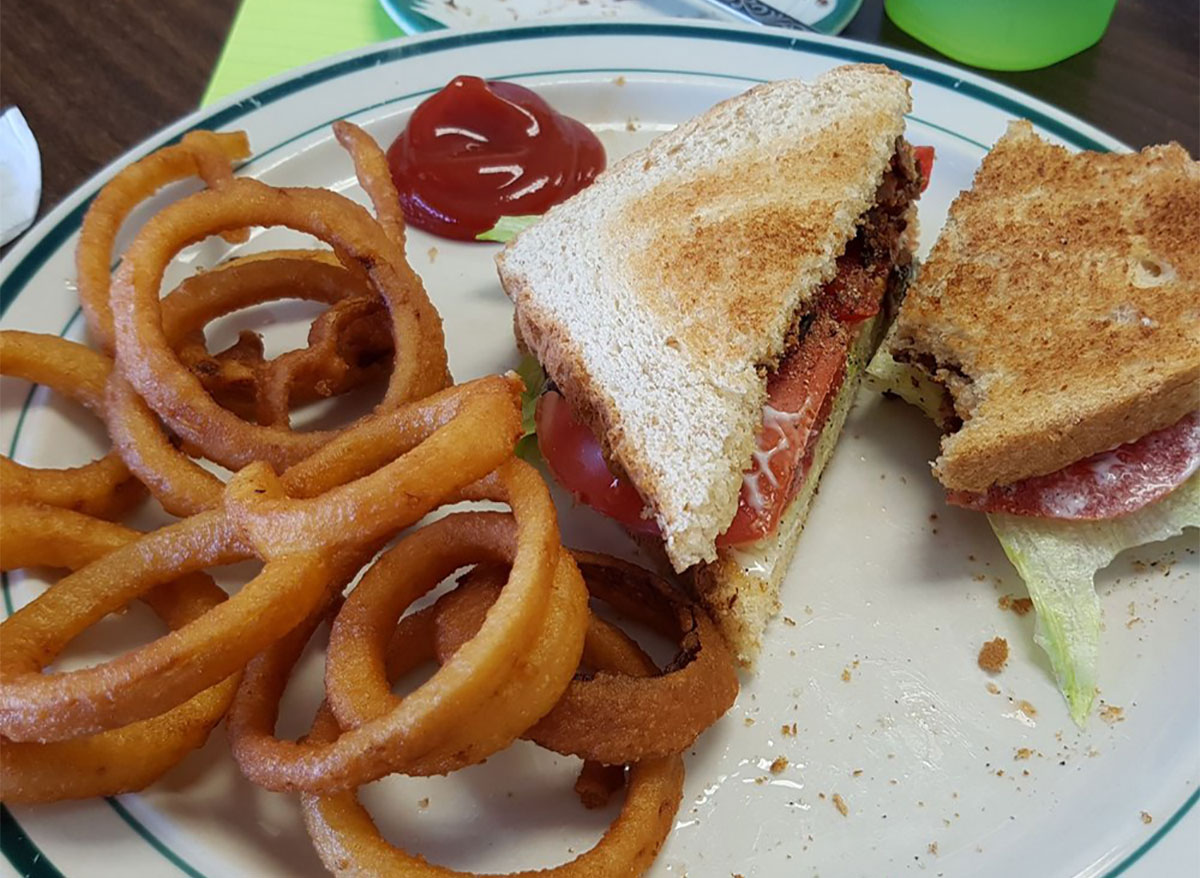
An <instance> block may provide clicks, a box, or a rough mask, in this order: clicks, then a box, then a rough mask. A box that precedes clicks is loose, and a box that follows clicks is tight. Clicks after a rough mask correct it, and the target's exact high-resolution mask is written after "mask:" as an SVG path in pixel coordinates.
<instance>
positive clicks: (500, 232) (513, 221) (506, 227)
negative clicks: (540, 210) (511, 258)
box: [475, 213, 542, 244]
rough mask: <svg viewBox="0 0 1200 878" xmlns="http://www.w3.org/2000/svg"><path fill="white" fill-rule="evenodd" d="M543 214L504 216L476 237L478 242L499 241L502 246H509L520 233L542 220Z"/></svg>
mask: <svg viewBox="0 0 1200 878" xmlns="http://www.w3.org/2000/svg"><path fill="white" fill-rule="evenodd" d="M541 218H542V217H541V214H536V213H534V214H526V215H524V216H502V217H500V219H498V220H496V224H495V225H494V226H492V227H491V228H490V229H488V230H487V231H486V232H480V233H479V234H478V235H476V236H475V240H476V241H498V242H499V243H501V244H507V243H508V242H509V241H511V240H512V239H513V238H515V237H516V236H517V233H518V232H523V231H525V229H527V228H529V227H530V226H531V225H533V224H534V223H536V222H537V221H538V220H540V219H541Z"/></svg>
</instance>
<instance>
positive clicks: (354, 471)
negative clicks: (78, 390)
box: [106, 374, 521, 544]
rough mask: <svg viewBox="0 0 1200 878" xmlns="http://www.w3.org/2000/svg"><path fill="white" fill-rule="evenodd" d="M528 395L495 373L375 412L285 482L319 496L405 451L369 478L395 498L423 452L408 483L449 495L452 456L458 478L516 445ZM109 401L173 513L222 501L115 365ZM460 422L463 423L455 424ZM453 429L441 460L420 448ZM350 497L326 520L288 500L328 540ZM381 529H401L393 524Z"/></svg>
mask: <svg viewBox="0 0 1200 878" xmlns="http://www.w3.org/2000/svg"><path fill="white" fill-rule="evenodd" d="M519 394H520V389H519V386H518V384H516V383H515V381H512V380H509V379H506V378H500V377H497V376H491V377H488V378H480V379H477V380H475V381H471V382H468V383H466V384H460V385H456V386H454V387H450V388H447V389H446V390H443V391H441V392H439V393H435V394H434V395H432V396H429V397H427V398H426V399H424V400H420V401H419V402H414V403H409V404H408V405H405V406H402V407H400V408H398V409H395V410H393V411H389V412H386V413H383V414H378V415H372V416H368V417H367V418H366V419H364V420H362V421H359V422H358V423H357V424H356V425H355V427H354V429H353V430H351V431H348V432H345V433H342V434H340V435H339V436H338V437H337V438H336V439H334V440H333V441H332V442H330V443H329V444H327V445H326V446H325V447H324V448H322V449H320V450H319V451H318V452H317V453H316V454H314V455H312V456H311V457H309V458H307V459H306V460H304V461H301V462H300V463H298V464H296V465H295V466H293V467H292V468H291V469H289V470H287V471H286V472H285V473H284V475H283V477H282V483H283V488H284V490H285V492H286V493H287V494H288V495H289V496H290V497H295V498H311V497H315V496H316V495H318V494H321V493H323V492H326V491H330V490H332V489H334V488H337V487H338V486H340V485H343V484H345V483H346V482H349V481H351V480H354V479H359V478H361V477H363V476H366V475H368V474H370V473H372V472H373V471H376V470H379V469H381V468H383V467H386V466H387V465H389V464H390V463H392V462H393V461H395V459H396V458H397V457H399V456H400V455H405V459H406V460H408V461H409V463H408V464H404V465H397V466H395V467H394V468H393V469H392V470H390V471H389V473H390V474H387V475H382V476H377V477H376V478H375V479H374V480H373V482H372V483H371V484H370V485H369V487H370V488H371V491H372V496H373V497H374V498H375V499H376V501H377V502H378V503H382V504H385V505H387V506H388V507H389V508H390V507H391V506H392V504H393V503H394V502H395V500H396V494H395V490H396V489H395V488H389V484H391V483H390V482H389V479H391V478H393V475H392V474H395V473H397V472H398V471H401V470H403V469H404V468H405V467H409V468H410V470H411V469H416V467H415V466H412V465H413V464H414V463H415V461H420V463H421V467H423V469H422V470H420V471H419V472H415V473H414V472H411V471H410V473H409V474H408V476H406V478H405V484H409V485H412V486H413V488H414V490H420V491H423V492H424V493H423V494H422V495H420V496H417V495H415V494H414V499H420V498H421V497H430V496H435V495H436V496H441V491H442V490H443V489H442V488H441V487H440V486H442V485H443V484H444V478H443V477H442V476H441V475H440V473H442V472H444V471H447V470H450V469H451V466H452V465H453V466H454V467H458V466H459V465H460V463H461V466H462V467H463V469H462V470H459V469H454V470H452V471H453V472H455V473H456V474H457V473H458V472H460V471H463V472H467V473H468V475H467V476H464V477H463V478H462V479H459V480H458V481H460V482H461V481H470V480H472V479H474V478H478V477H479V476H480V475H482V474H483V473H486V472H488V471H489V470H491V469H493V468H495V467H496V466H498V465H499V464H500V463H501V462H502V461H503V460H504V459H505V458H507V457H508V456H509V455H510V454H511V452H512V447H513V443H515V442H516V439H517V437H518V436H519V435H520V431H521V426H520V403H519ZM106 402H107V406H108V412H109V430H110V431H111V433H112V437H113V443H114V444H115V445H116V447H117V449H118V450H119V451H120V452H121V456H122V458H123V459H124V460H125V462H126V464H127V465H128V466H129V468H130V469H131V470H133V472H134V473H135V474H136V475H137V477H138V478H139V479H141V480H142V482H143V483H144V484H145V485H146V487H148V488H149V489H150V493H151V494H152V495H154V497H155V499H157V500H158V501H159V502H160V503H161V504H162V505H163V508H164V509H166V510H167V511H168V512H170V513H171V514H173V515H194V514H196V513H198V512H202V511H204V510H206V509H211V508H213V507H214V506H217V505H219V504H220V503H221V500H222V492H223V490H224V488H225V486H224V485H223V483H222V482H221V480H220V479H219V478H217V477H216V476H215V475H213V474H212V473H211V472H209V471H208V470H206V469H204V468H203V467H201V466H200V465H199V464H197V463H196V462H195V461H194V460H192V459H191V458H190V457H188V456H187V455H186V454H184V453H183V452H181V451H180V450H179V449H177V448H176V447H175V446H173V445H172V444H171V440H170V439H169V438H168V436H167V434H166V432H165V431H164V430H163V428H162V425H161V424H160V423H159V421H158V419H157V418H156V417H155V416H154V413H153V412H152V411H151V410H150V408H149V406H147V405H146V403H145V402H144V401H143V400H142V399H141V398H140V397H139V396H138V395H137V393H136V392H135V391H134V390H133V388H132V387H131V386H130V385H129V383H128V382H126V381H125V380H124V379H122V378H121V377H120V375H117V374H114V375H113V377H112V380H111V381H110V382H109V385H108V393H107V400H106ZM459 418H461V421H459ZM452 421H458V423H456V424H455V425H454V426H453V427H450V423H451V422H452ZM443 428H448V431H447V434H442V435H441V436H439V438H438V448H448V449H449V450H448V451H447V452H446V453H445V456H443V457H441V458H440V459H439V457H438V454H439V453H441V452H434V451H431V449H428V448H426V449H425V450H424V451H420V449H419V447H418V443H424V441H425V440H427V439H432V438H433V436H434V434H435V433H438V432H439V431H441V430H442V429H443ZM455 437H457V438H455ZM418 452H419V453H418ZM464 461H465V462H464ZM456 487H457V485H456ZM344 502H348V498H347V497H346V495H345V494H344V493H343V494H341V495H340V499H339V500H337V501H336V502H328V501H327V502H325V503H321V504H316V505H317V507H318V508H320V509H322V510H323V515H324V519H323V521H322V522H320V523H316V522H309V521H308V520H307V519H306V518H305V517H304V509H305V508H306V507H305V506H304V504H302V503H297V501H286V502H285V506H287V507H288V508H290V510H291V516H292V517H291V518H290V519H289V521H292V522H295V523H296V525H297V526H298V527H301V528H302V529H303V530H304V531H305V533H309V534H310V535H311V533H312V532H314V531H315V532H316V534H317V536H316V537H315V538H310V542H312V543H316V544H320V543H324V542H327V541H328V540H329V539H330V538H331V536H330V533H331V532H330V531H328V528H329V527H330V526H331V525H337V524H338V522H339V521H344V518H343V517H342V516H340V514H339V513H338V511H337V509H338V506H339V505H344ZM235 505H236V504H235ZM434 505H437V504H436V503H435V504H434ZM259 508H260V510H261V505H260V506H259ZM393 511H394V510H393ZM388 514H389V515H390V514H391V512H389V513H388ZM259 517H260V518H266V519H267V520H268V522H267V523H265V524H264V526H266V527H269V526H270V525H269V515H266V516H262V515H260V516H259ZM414 520H415V519H414ZM306 522H307V523H306ZM376 529H377V530H380V531H386V530H389V529H391V530H393V531H394V528H388V527H377V528H376ZM282 531H283V532H282V533H281V534H278V536H279V539H278V541H277V544H282V543H283V542H285V541H286V539H287V527H284V528H282ZM332 533H333V535H334V536H333V538H336V535H337V534H344V533H345V530H344V528H343V527H340V526H338V527H336V529H335V531H333V532H332Z"/></svg>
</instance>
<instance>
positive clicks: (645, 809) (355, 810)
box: [300, 614, 683, 878]
mask: <svg viewBox="0 0 1200 878" xmlns="http://www.w3.org/2000/svg"><path fill="white" fill-rule="evenodd" d="M418 617H422V614H418V615H417V616H410V617H408V618H407V619H405V620H404V621H405V622H408V620H409V619H417V618H418ZM422 618H423V621H425V622H426V625H424V626H420V627H425V628H428V627H429V625H428V622H429V621H431V619H430V616H429V615H424V616H423V617H422ZM401 624H404V623H401ZM412 627H419V626H412ZM413 635H414V639H420V636H421V632H416V631H414V632H413ZM425 636H426V637H428V636H429V634H428V633H427V634H425ZM612 658H613V659H614V661H613V663H612V664H611V665H608V666H606V670H612V671H614V672H617V673H621V674H629V675H634V674H637V673H639V671H640V670H641V669H642V667H643V665H642V660H641V658H640V657H638V656H637V654H636V653H634V652H630V653H628V654H627V655H626V656H625V658H626V659H627V662H621V661H617V660H616V659H617V657H616V656H615V655H614V656H613V657H612ZM340 734H341V736H342V737H344V736H345V735H346V734H347V733H346V732H345V731H341V733H340ZM338 736H339V726H338V722H337V717H336V716H334V714H333V711H332V710H331V709H330V708H329V707H328V706H327V705H322V707H321V709H320V710H319V711H318V714H317V717H316V720H315V721H314V723H313V729H312V731H311V732H310V733H309V735H308V737H307V739H306V740H307V741H309V742H310V743H311V744H312V745H314V746H321V745H325V746H328V745H330V744H331V743H332V742H336V741H337V740H339V737H338ZM682 797H683V758H682V756H680V755H679V754H673V755H671V756H666V757H662V758H658V759H647V760H645V761H642V762H639V763H637V764H635V765H633V766H632V768H631V770H630V772H629V779H628V790H627V792H626V794H625V802H624V804H623V806H622V808H621V813H620V814H619V815H618V817H617V819H616V820H615V821H614V822H613V824H612V825H611V826H610V827H609V829H608V831H607V832H605V834H604V837H603V838H602V839H601V840H600V841H599V843H597V844H596V846H595V847H593V848H592V849H591V850H589V851H586V852H585V853H583V854H581V855H580V856H578V857H576V858H575V859H574V860H571V861H570V862H568V863H564V864H563V865H561V866H557V867H554V868H550V869H543V870H534V871H525V872H516V873H512V875H513V876H522V878H535V876H536V878H592V876H596V875H630V876H636V875H641V874H642V873H643V872H645V870H646V869H648V868H649V866H650V864H651V863H652V862H653V861H654V858H655V857H656V856H657V854H658V850H659V848H660V847H661V846H662V843H663V841H664V839H665V838H666V837H667V834H668V833H669V832H670V831H671V825H672V823H673V822H674V819H675V812H676V811H677V810H678V808H679V802H680V800H681V799H682ZM300 801H301V806H302V807H303V810H304V822H305V825H306V826H307V827H308V833H309V836H310V837H311V838H312V841H313V845H314V847H315V848H316V850H317V854H318V856H320V858H321V861H322V862H323V863H324V864H325V868H327V869H328V870H329V871H330V872H332V873H333V874H334V875H339V876H340V875H346V876H349V875H354V876H359V878H362V876H395V878H423V876H440V878H457V876H469V875H470V873H464V872H457V871H455V870H453V869H447V868H444V867H441V866H436V865H433V864H431V863H429V862H428V861H426V860H425V859H424V858H422V857H420V856H415V855H412V854H408V853H406V852H405V851H403V850H401V849H400V848H398V847H395V846H393V845H391V844H389V843H388V842H387V841H385V840H384V838H383V837H382V836H381V835H380V834H379V830H378V829H377V828H376V826H375V824H374V822H373V821H372V820H371V816H370V814H368V813H367V811H366V809H365V808H363V806H362V805H361V804H360V803H359V801H358V797H357V796H356V794H355V793H354V792H353V791H347V792H343V793H338V794H336V795H326V796H320V795H313V794H309V793H305V794H303V795H302V796H301V797H300Z"/></svg>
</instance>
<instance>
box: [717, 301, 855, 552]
mask: <svg viewBox="0 0 1200 878" xmlns="http://www.w3.org/2000/svg"><path fill="white" fill-rule="evenodd" d="M847 342H848V333H847V330H846V327H845V325H844V324H842V323H841V322H840V321H838V320H837V319H835V318H834V317H833V316H832V315H829V314H822V315H820V316H818V317H817V318H816V320H814V322H813V325H812V326H811V327H810V328H809V331H808V333H807V334H806V335H805V337H804V341H803V343H802V344H801V345H800V346H799V347H798V348H797V349H796V350H795V351H794V352H793V353H792V355H791V356H789V357H788V358H787V359H786V360H784V361H783V362H782V363H780V364H779V369H778V370H777V371H776V372H775V374H774V375H772V376H771V379H770V380H769V381H768V382H767V408H766V410H765V411H764V418H763V429H762V431H761V432H760V433H759V435H758V447H757V448H756V449H755V451H754V462H753V463H752V464H751V466H750V469H748V470H746V472H745V474H744V475H743V476H742V493H741V496H740V497H739V498H738V509H737V514H736V515H734V517H733V522H732V523H731V524H730V525H729V529H728V530H727V531H725V533H723V534H721V536H719V537H717V545H718V546H737V545H741V544H743V543H749V542H754V541H755V540H760V539H762V538H763V537H765V536H766V535H767V534H770V533H772V532H773V531H774V530H775V528H776V527H777V526H778V525H779V518H780V516H782V515H783V510H784V508H785V507H786V506H787V504H788V501H789V500H791V499H792V497H794V496H795V495H796V492H797V491H798V490H799V488H800V486H801V485H802V484H803V483H804V477H805V476H806V475H807V473H808V466H809V464H810V463H811V457H810V455H809V453H808V452H809V450H810V448H811V446H812V444H813V443H814V442H815V441H816V439H817V437H818V436H819V435H820V427H821V425H822V423H823V422H824V419H825V417H826V416H827V415H828V410H829V405H828V403H829V402H830V401H831V400H832V399H833V397H834V395H835V394H836V393H837V391H838V388H839V387H840V386H841V383H842V379H843V378H844V377H845V374H846V352H847V349H848V344H847Z"/></svg>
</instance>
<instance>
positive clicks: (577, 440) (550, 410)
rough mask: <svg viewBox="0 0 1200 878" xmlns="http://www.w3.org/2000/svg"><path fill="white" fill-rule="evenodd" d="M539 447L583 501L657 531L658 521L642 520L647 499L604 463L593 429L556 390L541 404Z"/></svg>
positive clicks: (639, 528)
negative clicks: (585, 424) (580, 421)
mask: <svg viewBox="0 0 1200 878" xmlns="http://www.w3.org/2000/svg"><path fill="white" fill-rule="evenodd" d="M535 419H536V421H537V436H538V447H539V448H540V449H541V452H542V457H544V458H545V459H546V465H547V466H549V467H550V471H551V472H552V473H554V477H555V478H556V479H558V483H559V484H560V485H562V486H563V487H564V488H566V489H567V490H568V491H570V492H571V494H572V495H573V496H574V497H575V499H576V500H578V501H579V502H580V503H586V504H587V505H588V506H591V507H592V508H593V509H595V510H597V511H599V512H602V513H604V514H605V515H607V516H608V517H609V518H613V519H616V520H617V521H619V522H620V523H621V524H623V525H625V527H627V528H629V529H630V530H633V531H636V532H638V533H648V534H656V533H658V523H657V522H655V520H654V519H653V518H650V519H646V518H643V517H642V510H643V509H645V508H646V501H645V500H643V499H642V495H641V494H639V493H638V491H637V488H635V487H634V486H633V485H632V484H631V483H630V481H629V480H628V479H624V478H618V477H617V476H615V475H613V473H612V470H610V469H609V468H608V464H607V463H606V462H605V460H604V453H603V451H602V450H601V448H600V443H599V442H598V441H597V440H596V437H595V436H594V435H592V431H591V430H589V429H588V428H587V427H585V426H584V425H583V424H581V423H579V422H578V421H576V420H575V417H574V415H572V414H571V408H570V406H568V405H567V401H566V400H565V399H563V397H562V394H561V393H559V392H558V391H557V390H548V391H546V392H545V393H543V394H542V396H541V398H540V399H539V400H538V406H537V413H536V415H535Z"/></svg>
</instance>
